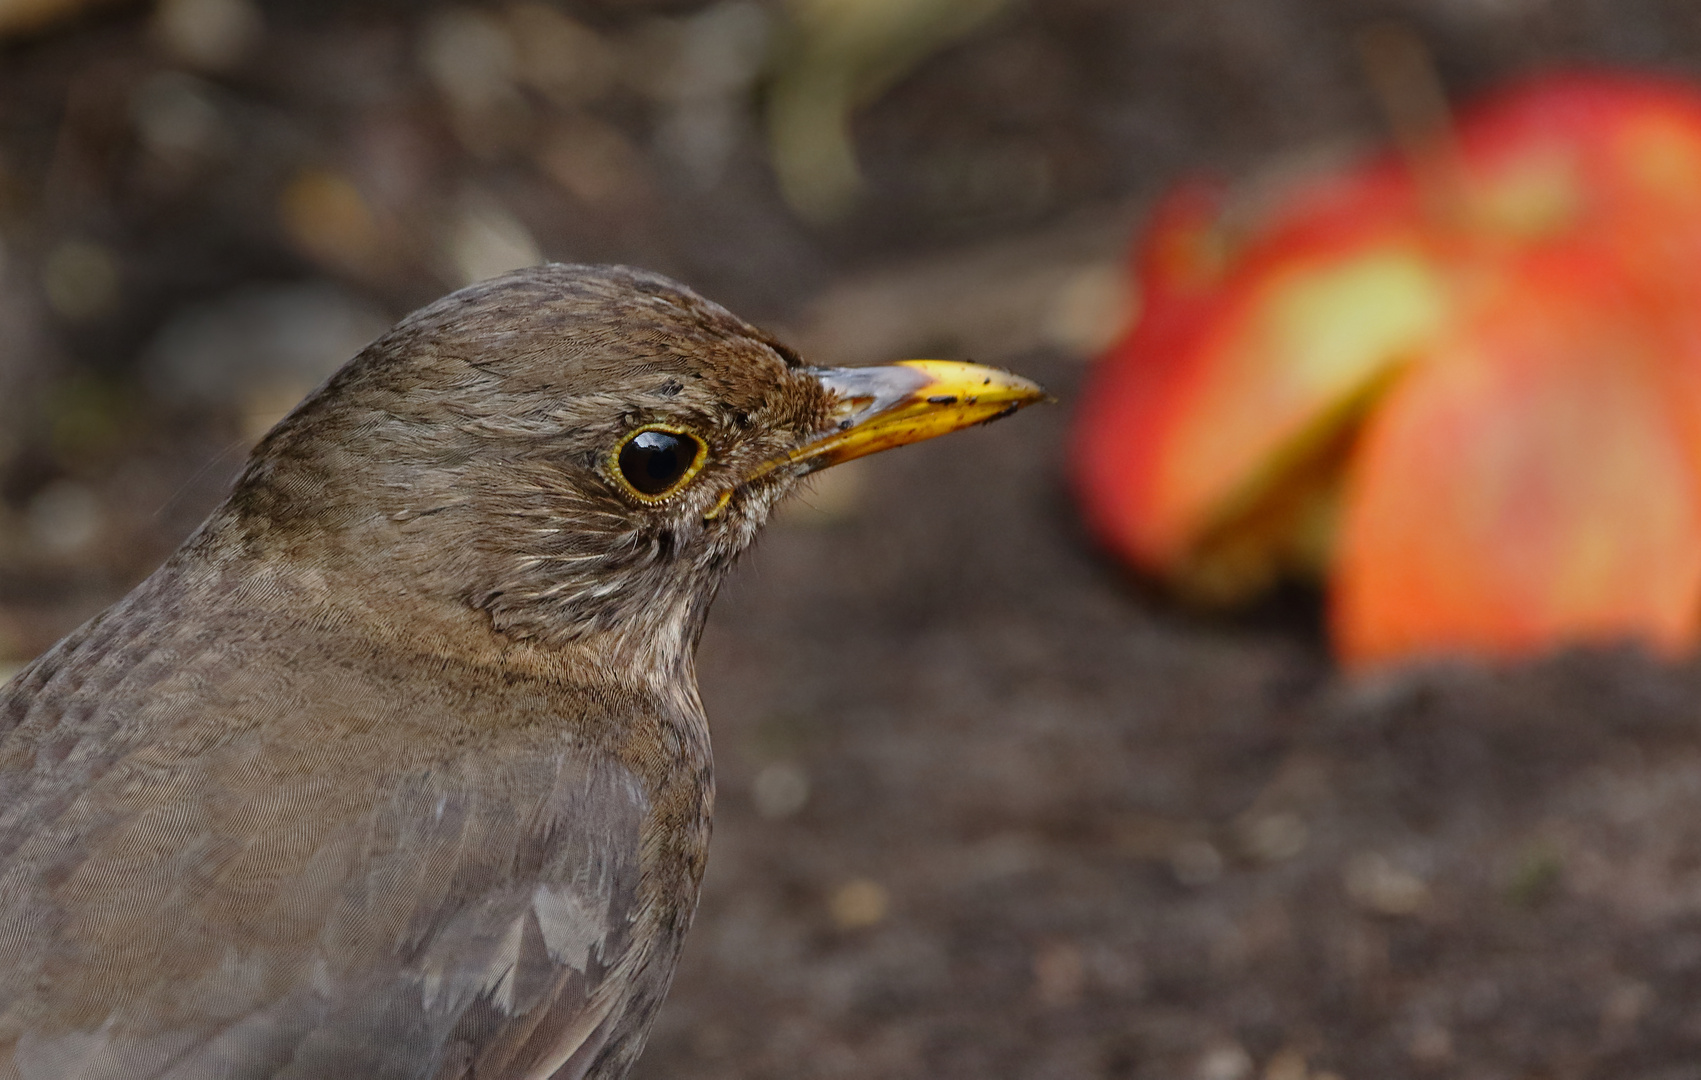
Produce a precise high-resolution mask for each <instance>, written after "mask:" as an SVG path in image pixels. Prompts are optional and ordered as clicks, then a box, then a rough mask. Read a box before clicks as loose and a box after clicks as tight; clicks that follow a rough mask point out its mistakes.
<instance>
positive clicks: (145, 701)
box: [0, 266, 1014, 1080]
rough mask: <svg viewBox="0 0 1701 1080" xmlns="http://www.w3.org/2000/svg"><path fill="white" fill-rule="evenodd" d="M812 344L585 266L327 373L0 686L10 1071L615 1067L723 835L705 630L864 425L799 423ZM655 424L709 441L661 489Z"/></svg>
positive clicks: (636, 275)
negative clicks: (231, 471) (708, 721)
mask: <svg viewBox="0 0 1701 1080" xmlns="http://www.w3.org/2000/svg"><path fill="white" fill-rule="evenodd" d="M870 370H872V371H885V370H890V371H907V370H908V369H898V368H893V369H870ZM976 370H977V371H978V370H980V369H976ZM832 376H833V373H831V372H822V371H818V370H815V369H809V368H805V367H803V366H801V365H800V364H799V362H798V361H797V359H796V358H795V357H794V356H792V355H791V354H790V353H788V352H787V351H786V350H785V349H784V348H783V347H781V346H779V345H777V344H776V343H775V342H773V341H772V340H770V339H769V338H767V337H766V336H765V335H763V334H762V333H760V332H759V331H757V330H755V329H753V328H752V327H750V326H748V325H747V324H745V323H743V322H741V321H740V320H738V319H736V318H735V317H733V316H732V315H730V314H728V313H727V312H726V311H724V310H723V309H721V308H719V307H717V306H715V305H713V304H710V303H708V302H707V301H704V300H702V299H701V298H699V297H697V296H696V295H694V294H692V293H690V292H689V291H686V290H684V289H682V288H681V287H679V286H676V285H674V284H672V283H670V282H668V281H667V280H665V279H663V278H660V277H657V276H653V275H648V274H644V273H640V272H636V271H630V270H624V269H619V268H593V267H569V266H550V267H542V268H537V269H534V270H531V271H526V272H522V273H519V274H515V275H511V276H509V277H506V278H503V279H499V280H497V281H494V282H489V283H486V284H483V285H479V286H474V287H472V288H469V289H466V290H463V291H461V292H459V293H456V294H454V295H452V296H450V297H447V298H446V299H444V300H442V301H440V302H438V303H437V304H434V305H432V306H431V307H428V308H426V309H424V310H422V311H420V312H417V313H415V314H414V315H412V316H410V317H409V318H407V319H406V320H404V321H403V322H402V323H401V324H400V325H398V326H397V327H396V328H395V329H394V330H392V331H391V332H390V333H389V334H387V335H385V336H384V337H383V338H381V339H380V340H378V341H377V342H375V343H374V344H373V345H372V346H371V347H369V348H368V349H366V350H365V351H364V352H363V353H362V354H361V355H360V356H359V357H357V358H356V359H355V360H353V361H352V362H351V363H350V364H349V365H347V366H346V367H345V368H343V369H342V370H341V371H340V372H338V373H337V374H336V375H335V376H333V377H332V378H331V380H330V381H329V382H328V383H327V384H326V385H325V386H323V387H322V388H320V389H319V390H318V391H316V392H315V393H314V394H313V395H312V396H310V397H309V398H308V399H307V400H306V401H305V402H304V403H303V404H302V405H301V406H300V407H299V408H298V409H296V411H295V412H294V413H292V414H291V416H290V417H289V418H287V419H286V420H285V421H283V422H282V423H281V424H280V425H279V426H278V427H277V428H276V429H275V430H274V431H273V432H272V433H271V434H270V435H268V436H267V437H266V439H265V440H264V441H263V442H262V443H261V444H260V445H259V447H258V448H257V449H256V450H255V452H254V456H253V458H252V460H251V462H250V463H249V465H248V467H247V469H246V471H245V472H244V473H243V475H242V477H241V479H240V480H239V481H238V483H237V485H236V487H235V489H234V491H233V493H232V495H231V496H230V498H229V500H228V501H227V502H225V504H224V505H222V506H221V507H219V508H218V509H217V510H216V511H215V512H214V513H213V515H212V516H211V518H209V520H208V521H207V522H206V523H205V524H204V525H203V526H202V527H201V529H200V530H199V531H198V532H197V533H196V534H195V535H194V536H193V537H191V538H190V540H189V541H188V542H187V543H186V544H185V545H184V547H183V548H182V549H181V550H180V551H179V552H178V553H177V554H176V555H174V556H173V557H172V558H171V559H170V561H168V562H167V563H166V564H165V566H163V567H162V568H161V569H160V570H159V571H158V572H157V573H155V574H154V575H153V576H152V577H151V578H149V579H148V580H147V581H145V582H144V583H143V584H141V585H140V586H138V587H137V589H136V590H135V591H134V592H132V593H131V594H130V595H129V596H127V597H126V598H125V599H124V600H122V601H120V602H119V603H118V604H117V605H115V606H114V607H113V608H111V609H110V610H108V611H107V612H105V613H104V614H102V615H100V616H98V617H97V618H95V619H94V620H92V621H91V622H90V623H88V624H87V625H86V626H84V627H82V628H81V629H79V630H78V631H77V632H75V633H74V634H72V635H71V636H70V637H68V638H67V639H65V640H64V641H62V642H60V643H59V644H58V645H57V646H55V647H54V648H53V649H52V650H51V651H49V652H48V653H47V654H45V655H44V656H42V657H41V658H40V659H38V660H37V661H36V662H35V663H33V664H32V665H30V666H29V667H28V668H26V669H25V670H24V671H23V672H22V673H20V674H19V675H18V677H17V678H16V679H14V680H13V681H12V682H11V683H10V684H8V685H7V686H6V687H5V688H4V689H3V690H0V1080H4V1078H18V1080H46V1078H55V1080H57V1078H70V1077H76V1078H86V1080H97V1078H98V1080H105V1078H112V1080H120V1078H122V1080H143V1078H150V1077H161V1078H163V1077H170V1078H173V1080H187V1078H191V1077H193V1078H201V1077H207V1078H212V1077H228V1078H251V1077H301V1078H330V1077H361V1078H373V1080H389V1078H430V1077H499V1078H511V1077H539V1078H542V1077H548V1076H552V1075H553V1076H558V1077H573V1078H581V1077H599V1078H600V1077H618V1076H621V1075H623V1074H624V1073H625V1071H626V1070H627V1068H628V1067H629V1066H630V1064H631V1063H632V1061H633V1060H634V1058H635V1057H636V1055H637V1054H638V1052H639V1050H640V1049H641V1047H642V1044H643V1041H644V1037H645V1034H646V1032H647V1030H648V1028H649V1025H650V1022H651V1020H652V1019H653V1016H654V1014H655V1011H656V1009H657V1007H658V1006H659V1004H660V1002H661V1000H662V997H663V995H664V994H665V992H666V989H667V985H668V982H669V980H670V978H671V975H672V971H673V967H674V963H675V960H676V958H677V955H678V952H679V949H680V946H681V943H682V941H683V938H684V935H685V932H686V929H687V928H688V926H689V924H690V922H691V917H692V913H693V911H694V909H695V905H696V895H697V887H698V882H699V881H700V879H701V876H702V872H703V865H704V858H705V855H706V845H707V841H708V835H709V819H710V811H711V804H712V801H713V783H712V780H711V773H710V756H709V743H708V732H707V728H706V725H705V721H704V717H703V711H702V707H701V704H700V702H699V701H698V698H697V692H696V686H695V680H694V675H693V672H692V660H691V656H692V650H693V648H694V646H695V643H696V639H697V636H698V634H699V632H700V630H701V628H702V625H703V620H704V617H705V614H706V612H707V609H708V605H709V602H710V600H711V599H712V597H713V595H714V591H715V588H716V586H717V585H718V583H719V581H720V580H721V578H722V576H723V575H724V573H725V572H726V570H727V569H728V567H729V566H730V565H731V563H732V561H733V560H734V558H735V557H736V556H737V554H738V553H739V552H740V551H742V550H743V549H744V548H745V547H746V546H747V545H748V544H749V542H750V541H751V539H752V538H753V536H754V534H755V532H756V530H757V529H758V528H759V526H760V525H761V524H762V522H763V520H764V519H765V518H766V516H767V513H768V510H769V507H770V506H771V505H772V503H773V502H774V500H775V499H777V498H778V497H780V496H781V495H783V494H784V493H785V492H786V491H787V490H788V489H789V488H790V487H791V486H793V485H794V484H795V483H796V481H797V479H798V478H799V477H800V476H801V475H802V474H803V473H805V472H807V471H808V470H809V469H811V468H813V467H815V466H816V465H818V464H821V463H823V462H830V461H832V460H837V459H838V458H840V457H843V456H851V455H850V454H849V453H848V452H845V451H842V450H836V451H834V452H832V453H825V452H816V451H812V450H810V449H809V448H810V447H811V446H816V445H820V444H822V440H823V438H824V437H826V436H828V435H831V434H832V433H837V432H843V431H851V430H857V431H859V430H860V425H862V424H863V419H862V413H858V412H857V411H856V410H858V409H861V410H862V411H863V413H866V412H867V411H868V409H869V408H870V407H871V406H869V404H868V400H865V399H864V398H860V397H859V398H857V399H856V400H854V401H852V400H850V399H849V398H848V397H847V395H846V394H845V393H843V392H840V391H838V390H836V389H835V383H834V380H833V377H832ZM904 377H906V378H907V377H910V376H908V375H906V376H904ZM1012 400H1014V399H1012ZM887 404H888V403H885V402H884V401H882V402H881V403H880V409H886V408H887ZM644 428H654V429H656V430H658V431H661V432H663V433H664V437H675V438H676V439H684V440H685V443H684V444H683V445H686V446H687V447H688V448H689V447H690V446H695V445H697V444H696V442H694V441H692V440H700V442H701V444H702V446H703V448H704V452H703V454H702V455H701V458H700V459H699V463H700V468H697V469H696V471H694V472H693V473H692V474H691V475H690V476H689V477H688V478H687V481H686V482H682V483H681V484H680V485H679V486H678V487H677V489H669V490H668V491H666V492H665V493H664V494H662V495H661V496H659V497H654V496H652V495H647V494H645V493H643V492H640V491H639V490H637V489H636V488H634V487H633V486H632V485H631V484H630V483H628V482H627V481H626V480H625V479H623V476H624V475H625V474H624V473H623V472H622V469H623V468H625V466H624V465H623V461H624V459H622V458H621V457H620V455H619V451H620V448H621V447H622V446H623V445H624V443H623V440H624V439H626V438H627V437H628V436H629V435H630V433H631V432H633V431H636V430H640V429H644ZM667 433H679V434H678V435H676V436H668V435H667ZM927 433H932V432H927ZM924 434H926V433H924ZM832 437H834V438H842V437H843V436H842V435H833V436H832ZM910 437H922V436H921V435H914V436H910ZM888 441H892V440H891V439H889V440H888ZM896 441H905V440H903V439H899V440H896ZM835 455H837V456H835ZM662 479H666V477H665V476H664V477H662ZM640 482H645V483H647V482H648V481H640ZM656 482H657V483H660V481H659V480H657V481H656Z"/></svg>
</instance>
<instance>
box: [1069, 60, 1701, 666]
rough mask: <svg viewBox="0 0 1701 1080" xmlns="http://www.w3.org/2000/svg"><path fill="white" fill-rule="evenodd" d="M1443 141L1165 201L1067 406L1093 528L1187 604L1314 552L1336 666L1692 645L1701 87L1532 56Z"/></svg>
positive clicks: (1697, 592)
mask: <svg viewBox="0 0 1701 1080" xmlns="http://www.w3.org/2000/svg"><path fill="white" fill-rule="evenodd" d="M1438 155H1440V156H1438V158H1437V159H1436V160H1435V161H1433V162H1430V163H1429V164H1430V165H1432V166H1435V165H1439V168H1434V167H1432V168H1426V169H1422V170H1418V171H1417V172H1418V173H1421V175H1419V174H1417V173H1415V172H1414V169H1413V168H1411V167H1410V166H1409V165H1408V163H1407V162H1406V161H1404V160H1402V159H1400V158H1398V157H1396V156H1394V155H1392V154H1384V155H1382V156H1379V157H1377V158H1375V159H1372V160H1369V161H1366V162H1363V163H1361V164H1359V165H1357V166H1356V167H1353V168H1350V169H1347V170H1345V171H1342V172H1339V173H1336V174H1333V175H1328V176H1313V177H1310V178H1308V179H1307V180H1306V181H1305V182H1304V183H1302V184H1298V185H1296V186H1294V187H1292V188H1291V189H1290V190H1288V191H1286V192H1285V193H1283V194H1282V195H1281V196H1279V197H1277V198H1275V199H1273V200H1271V201H1269V202H1268V203H1267V204H1266V205H1265V206H1263V207H1262V208H1261V209H1260V210H1257V211H1255V212H1253V213H1251V214H1247V213H1244V212H1240V213H1236V212H1234V211H1224V210H1223V209H1222V204H1221V200H1220V199H1219V198H1217V197H1215V196H1214V195H1212V194H1211V193H1210V191H1209V189H1207V188H1204V187H1202V186H1200V185H1198V184H1189V185H1184V186H1183V187H1182V188H1181V189H1179V190H1178V191H1177V192H1176V193H1175V194H1173V195H1172V196H1170V197H1169V198H1168V199H1166V200H1165V201H1164V202H1162V203H1161V204H1160V206H1159V207H1158V209H1157V210H1156V211H1155V212H1154V214H1153V216H1152V219H1151V222H1150V223H1149V226H1148V229H1147V232H1146V236H1145V238H1144V240H1143V241H1142V243H1141V245H1140V247H1139V250H1138V253H1137V269H1138V273H1139V280H1140V289H1141V293H1142V296H1141V303H1140V310H1141V317H1140V319H1139V321H1138V323H1137V324H1136V325H1135V326H1134V327H1133V329H1132V330H1131V331H1130V332H1129V334H1128V335H1127V336H1126V337H1125V338H1124V340H1122V341H1121V342H1119V343H1118V344H1117V345H1115V346H1114V347H1113V348H1112V349H1111V350H1110V351H1109V352H1108V353H1107V355H1106V356H1105V357H1104V358H1102V360H1101V361H1100V362H1099V363H1098V365H1097V366H1096V368H1095V370H1094V372H1093V374H1092V377H1091V379H1090V380H1089V383H1088V386H1087V388H1086V390H1085V392H1084V394H1083V395H1082V404H1081V407H1080V409H1079V412H1078V414H1077V418H1076V426H1075V431H1074V437H1073V444H1072V446H1071V462H1072V468H1073V473H1074V480H1075V486H1076V489H1077V491H1078V493H1079V495H1080V498H1081V503H1082V506H1083V508H1084V510H1085V513H1086V517H1087V520H1088V522H1089V523H1090V525H1091V527H1092V528H1093V530H1094V531H1095V533H1097V534H1098V535H1099V536H1100V537H1101V538H1102V539H1103V540H1104V542H1105V543H1107V544H1108V545H1109V546H1110V547H1111V548H1112V549H1113V550H1115V551H1117V552H1119V553H1121V554H1122V555H1124V556H1125V557H1127V558H1128V559H1129V560H1131V561H1132V562H1133V563H1134V564H1136V565H1137V566H1139V567H1141V568H1143V569H1144V570H1146V571H1148V572H1150V573H1152V574H1155V575H1158V576H1160V577H1161V578H1163V579H1165V580H1167V581H1169V582H1170V583H1171V584H1172V585H1174V586H1175V587H1176V588H1177V589H1178V590H1179V591H1180V592H1182V593H1183V594H1186V595H1189V596H1193V597H1196V598H1200V599H1204V600H1210V601H1233V600H1239V599H1242V598H1245V597H1247V596H1250V595H1252V594H1254V593H1255V592H1256V591H1257V590H1259V589H1260V588H1262V587H1264V586H1265V585H1267V584H1268V583H1270V582H1271V581H1273V580H1275V579H1276V578H1278V577H1279V576H1282V575H1284V574H1288V573H1295V572H1299V573H1315V574H1319V575H1322V576H1323V577H1325V579H1326V581H1327V588H1328V591H1329V603H1330V618H1331V625H1332V631H1333V634H1334V638H1335V641H1336V644H1337V647H1338V650H1339V652H1340V654H1341V655H1342V657H1343V658H1344V659H1345V660H1346V661H1348V662H1349V663H1352V664H1359V665H1363V664H1371V663H1377V662H1383V661H1387V660H1392V659H1396V658H1400V657H1406V656H1412V655H1423V654H1438V653H1448V652H1459V651H1470V652H1478V653H1485V654H1489V655H1494V656H1516V655H1524V654H1528V653H1531V652H1534V651H1537V650H1541V649H1544V648H1548V647H1551V646H1553V645H1556V644H1560V643H1565V642H1574V641H1604V640H1618V639H1636V640H1641V641H1643V642H1646V643H1648V644H1650V645H1652V646H1655V647H1657V648H1660V649H1664V650H1677V649H1682V648H1686V647H1689V646H1691V645H1692V644H1694V643H1695V642H1696V641H1697V639H1698V638H1701V90H1697V89H1696V88H1694V87H1691V86H1690V85H1688V84H1685V83H1679V82H1676V81H1672V80H1663V79H1655V78H1650V77H1643V76H1630V75H1609V74H1587V75H1584V74H1568V75H1554V76H1548V77H1545V78H1542V79H1539V80H1536V81H1533V82H1530V83H1527V84H1525V85H1522V86H1519V87H1516V88H1513V89H1511V90H1508V91H1505V92H1502V93H1500V94H1498V95H1495V96H1494V97H1492V98H1489V99H1487V100H1484V101H1483V102H1481V103H1480V104H1479V105H1478V106H1476V107H1475V108H1473V109H1471V110H1469V111H1467V112H1466V113H1465V114H1464V115H1462V116H1461V117H1460V118H1459V119H1458V121H1457V127H1456V144H1455V145H1454V146H1453V147H1452V148H1451V149H1449V150H1443V151H1438ZM1438 177H1439V178H1440V179H1439V180H1438Z"/></svg>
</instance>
